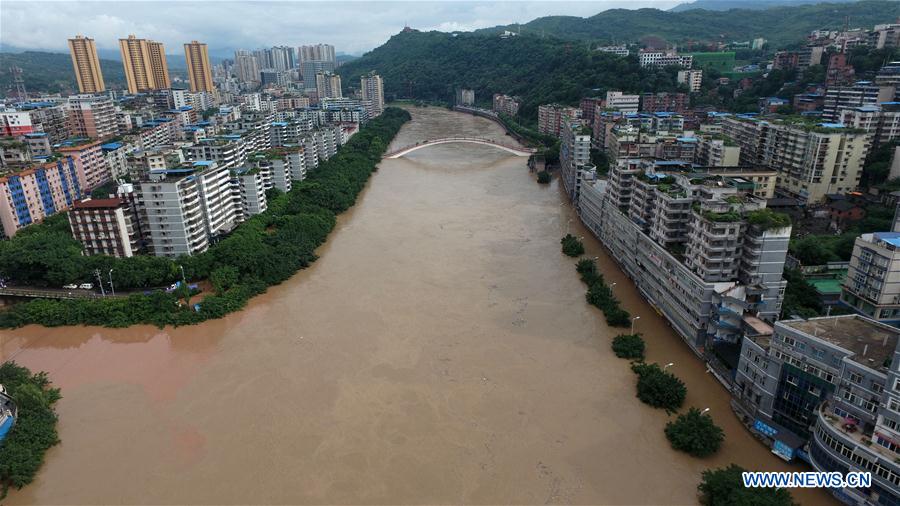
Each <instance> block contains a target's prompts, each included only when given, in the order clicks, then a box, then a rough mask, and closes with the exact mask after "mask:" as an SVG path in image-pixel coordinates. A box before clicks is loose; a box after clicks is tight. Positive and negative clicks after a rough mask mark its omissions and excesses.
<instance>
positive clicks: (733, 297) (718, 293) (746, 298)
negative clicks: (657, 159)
mask: <svg viewBox="0 0 900 506" xmlns="http://www.w3.org/2000/svg"><path fill="white" fill-rule="evenodd" d="M654 165H655V164H654ZM654 165H648V163H647V161H642V160H639V159H628V160H620V161H619V162H618V163H616V164H615V166H614V167H613V168H612V169H611V171H610V175H609V180H608V184H607V185H606V186H605V188H604V191H603V194H602V195H603V197H602V206H601V209H600V213H599V214H600V222H599V223H588V222H586V225H587V226H588V228H589V229H591V230H592V231H599V234H598V237H599V239H600V240H601V242H603V244H604V245H605V246H606V247H607V248H608V249H609V250H610V252H611V254H612V257H613V258H615V259H616V260H617V262H619V264H620V267H621V268H622V269H623V270H624V271H625V273H626V274H627V275H628V276H629V277H630V278H631V279H632V280H633V281H634V283H635V285H636V286H637V287H638V289H639V291H640V293H641V294H642V296H643V297H644V298H646V299H647V301H648V302H650V304H652V305H653V306H654V307H655V308H657V309H658V310H659V311H660V313H661V314H663V315H664V316H665V317H666V318H667V319H668V320H669V322H670V323H671V324H672V326H673V328H675V329H676V330H677V331H678V333H679V334H680V335H681V336H682V338H683V339H684V340H685V342H686V343H687V344H688V345H689V346H690V348H691V349H692V350H693V351H694V352H695V353H697V354H698V355H703V354H704V353H706V351H707V349H708V348H709V347H711V346H713V345H715V344H716V343H732V344H734V343H739V342H740V338H741V337H742V335H743V334H744V333H745V332H748V331H749V330H748V329H753V328H756V327H763V328H764V327H766V325H767V324H766V323H765V321H773V320H774V319H776V318H777V317H778V315H779V314H780V312H781V302H782V299H783V296H784V293H783V292H784V288H785V285H786V282H785V281H784V280H783V279H782V270H783V267H784V260H785V257H786V255H787V245H788V240H789V238H790V232H791V226H790V224H789V221H788V220H787V219H786V217H783V216H781V215H778V214H776V213H772V212H771V211H769V210H767V209H765V202H766V201H765V199H764V198H760V197H758V196H756V195H755V194H754V189H755V188H756V186H755V184H754V183H753V182H752V181H750V180H748V179H747V178H745V177H740V176H736V177H732V176H720V175H716V174H714V173H712V172H707V173H703V172H699V171H696V170H693V169H692V170H690V171H684V172H682V171H680V170H677V171H669V172H666V171H657V170H656V168H655V167H654ZM663 167H665V165H663ZM594 190H595V188H588V186H584V187H583V188H582V191H583V192H584V195H585V196H587V198H588V199H591V198H592V196H590V192H591V191H594ZM596 214H597V213H596V212H592V213H587V214H582V219H583V220H584V219H586V218H587V217H589V216H596ZM594 219H596V218H594Z"/></svg>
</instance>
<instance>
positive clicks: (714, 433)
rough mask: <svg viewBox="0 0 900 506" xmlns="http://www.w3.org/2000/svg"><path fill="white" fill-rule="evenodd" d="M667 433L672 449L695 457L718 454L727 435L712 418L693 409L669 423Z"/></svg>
mask: <svg viewBox="0 0 900 506" xmlns="http://www.w3.org/2000/svg"><path fill="white" fill-rule="evenodd" d="M665 432H666V438H667V439H668V440H669V443H671V444H672V448H675V449H676V450H679V451H683V452H685V453H688V454H690V455H693V456H694V457H707V456H709V455H712V454H713V453H716V452H717V451H719V448H720V447H721V446H722V441H723V440H724V439H725V433H724V432H723V431H722V429H721V428H720V427H719V426H718V425H716V424H715V423H714V422H713V419H712V417H711V416H709V415H707V414H706V413H703V412H701V411H700V410H699V409H697V408H691V409H689V410H688V412H687V413H683V414H681V415H678V418H676V419H675V420H674V421H671V422H669V423H667V424H666V429H665Z"/></svg>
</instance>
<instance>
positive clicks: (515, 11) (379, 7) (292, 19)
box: [0, 0, 679, 54]
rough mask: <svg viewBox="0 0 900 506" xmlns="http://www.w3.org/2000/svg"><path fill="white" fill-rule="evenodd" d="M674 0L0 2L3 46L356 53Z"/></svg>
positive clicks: (661, 5) (665, 5) (663, 6)
mask: <svg viewBox="0 0 900 506" xmlns="http://www.w3.org/2000/svg"><path fill="white" fill-rule="evenodd" d="M678 3H679V0H632V1H630V2H628V1H623V0H607V1H600V2H585V1H582V2H578V1H574V2H573V1H543V2H511V1H498V2H466V1H452V0H451V1H441V2H437V1H428V2H393V1H387V2H304V1H274V2H272V1H268V2H262V1H243V2H213V1H179V2H175V1H151V2H147V1H133V2H132V1H127V2H126V1H100V2H97V1H94V2H74V1H67V2H41V1H10V0H3V1H0V43H2V44H3V46H5V47H17V48H27V49H43V50H57V51H63V50H65V49H66V39H68V38H69V37H72V36H73V35H76V34H83V35H86V36H89V37H92V38H94V39H95V40H96V43H97V46H98V47H99V48H101V49H108V50H113V49H116V48H117V47H118V46H117V44H118V39H119V38H122V37H126V36H127V35H128V34H130V33H134V34H136V35H137V36H138V37H143V38H149V39H154V40H159V41H161V42H163V43H165V44H166V51H167V52H168V53H177V52H179V51H180V49H179V48H180V46H181V44H183V43H185V42H189V41H191V40H199V41H202V42H206V43H207V44H209V46H210V51H211V52H212V53H213V54H223V53H227V52H230V51H232V50H234V49H237V48H248V49H249V48H256V47H264V46H272V45H292V46H296V45H300V44H309V43H318V42H325V43H330V44H334V46H335V47H336V48H337V50H338V51H339V52H347V53H361V52H364V51H368V50H370V49H372V48H374V47H377V46H379V45H381V44H383V43H384V42H385V41H386V40H387V39H388V38H389V37H390V36H391V35H393V34H395V33H397V32H399V31H400V30H401V29H402V28H403V26H404V25H409V26H411V27H413V28H418V29H423V30H440V31H456V30H464V31H468V30H473V29H477V28H485V27H490V26H495V25H499V24H509V23H517V22H519V23H524V22H527V21H530V20H532V19H534V18H537V17H540V16H546V15H553V14H561V15H573V16H591V15H594V14H596V13H598V12H601V11H603V10H606V9H609V8H632V9H633V8H639V7H657V8H660V9H667V8H669V7H672V6H674V5H676V4H678Z"/></svg>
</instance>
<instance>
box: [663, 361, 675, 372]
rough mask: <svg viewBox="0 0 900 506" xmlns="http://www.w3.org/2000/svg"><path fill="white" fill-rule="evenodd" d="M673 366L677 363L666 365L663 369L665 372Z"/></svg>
mask: <svg viewBox="0 0 900 506" xmlns="http://www.w3.org/2000/svg"><path fill="white" fill-rule="evenodd" d="M673 365H675V362H669V363H668V364H666V365H665V366H664V367H663V371H665V370H666V369H668V368H670V367H672V366H673Z"/></svg>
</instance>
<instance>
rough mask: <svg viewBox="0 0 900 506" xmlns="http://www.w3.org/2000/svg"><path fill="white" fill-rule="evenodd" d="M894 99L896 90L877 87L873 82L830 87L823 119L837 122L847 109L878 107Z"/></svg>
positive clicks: (858, 82)
mask: <svg viewBox="0 0 900 506" xmlns="http://www.w3.org/2000/svg"><path fill="white" fill-rule="evenodd" d="M893 99H894V89H893V88H892V87H890V86H877V85H875V84H874V83H872V82H871V81H857V82H856V83H855V84H854V85H852V86H830V87H829V88H828V89H826V90H825V103H824V105H823V109H822V118H824V119H825V120H827V121H832V122H835V121H837V120H838V119H839V118H840V115H841V110H842V109H845V108H852V107H861V106H864V105H876V104H879V103H881V102H888V101H891V100H893Z"/></svg>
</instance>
